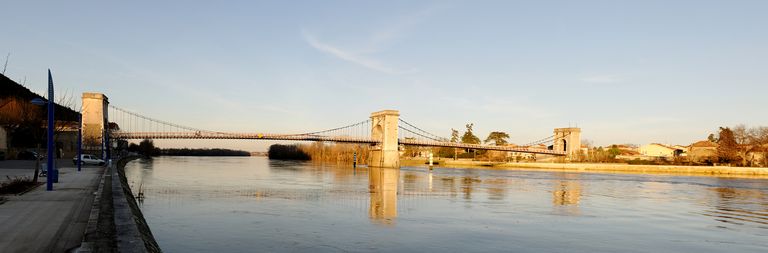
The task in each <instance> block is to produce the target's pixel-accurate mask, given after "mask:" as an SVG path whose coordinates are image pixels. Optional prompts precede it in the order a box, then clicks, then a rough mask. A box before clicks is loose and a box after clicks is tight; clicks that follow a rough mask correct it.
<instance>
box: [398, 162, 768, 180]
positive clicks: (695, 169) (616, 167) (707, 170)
mask: <svg viewBox="0 0 768 253" xmlns="http://www.w3.org/2000/svg"><path fill="white" fill-rule="evenodd" d="M400 163H401V165H402V166H425V164H426V163H427V160H424V159H412V160H401V161H400ZM435 163H436V165H435V166H438V167H449V168H451V167H461V168H484V169H505V170H549V171H568V172H594V173H631V174H664V175H695V176H717V177H748V178H768V168H754V167H728V166H673V165H631V164H618V163H543V162H540V163H503V162H487V161H471V160H452V159H444V160H443V159H441V160H435Z"/></svg>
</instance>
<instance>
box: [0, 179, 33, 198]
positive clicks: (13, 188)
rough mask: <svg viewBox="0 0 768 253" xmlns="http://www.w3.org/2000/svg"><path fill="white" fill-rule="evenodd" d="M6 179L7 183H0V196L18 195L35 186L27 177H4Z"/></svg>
mask: <svg viewBox="0 0 768 253" xmlns="http://www.w3.org/2000/svg"><path fill="white" fill-rule="evenodd" d="M6 178H8V181H7V182H2V183H0V194H19V193H22V192H24V191H26V190H28V189H30V188H32V187H34V186H36V184H35V183H34V182H32V179H30V178H29V177H15V178H11V177H9V176H6Z"/></svg>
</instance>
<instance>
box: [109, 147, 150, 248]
mask: <svg viewBox="0 0 768 253" xmlns="http://www.w3.org/2000/svg"><path fill="white" fill-rule="evenodd" d="M137 158H139V157H136V156H133V157H126V158H122V159H120V160H119V161H118V162H117V165H116V167H115V169H116V172H117V174H118V177H117V178H118V179H119V181H120V183H119V184H117V185H118V186H119V187H120V188H122V189H121V190H122V193H123V195H124V196H123V197H122V198H119V196H118V198H119V199H115V206H116V207H117V205H118V204H123V203H118V201H120V202H122V200H125V203H124V204H127V205H128V209H117V208H115V226H116V231H117V236H118V245H117V246H118V249H121V240H120V236H121V229H120V227H121V226H124V227H125V229H124V231H125V232H126V233H125V234H124V235H125V236H126V237H127V238H131V240H133V239H136V238H137V235H136V233H138V239H141V242H142V243H143V244H144V247H145V250H146V251H144V252H161V250H160V246H159V245H158V244H157V241H155V237H154V236H153V235H152V230H150V229H149V225H148V224H147V221H146V220H145V219H144V214H142V213H141V209H139V205H138V203H137V202H136V199H135V198H134V194H133V191H131V187H130V186H129V185H128V179H127V178H126V177H125V165H126V164H127V163H128V162H129V161H131V160H134V159H137ZM115 185H116V184H114V183H113V187H114V186H115ZM115 190H116V189H115ZM116 195H119V194H116ZM120 210H125V211H130V217H129V218H131V219H132V221H128V220H125V221H123V222H121V223H122V224H119V223H118V221H119V220H118V219H119V218H128V217H127V215H129V214H128V213H125V214H124V215H120V212H119V211H120ZM120 216H122V217H120ZM124 243H125V246H126V247H128V248H131V249H132V248H133V247H135V244H136V241H130V242H124ZM119 251H120V252H123V250H119ZM133 252H142V251H141V250H137V251H133Z"/></svg>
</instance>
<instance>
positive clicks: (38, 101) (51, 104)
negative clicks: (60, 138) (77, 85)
mask: <svg viewBox="0 0 768 253" xmlns="http://www.w3.org/2000/svg"><path fill="white" fill-rule="evenodd" d="M52 100H53V77H51V70H50V69H48V101H45V100H42V99H40V98H35V99H32V101H31V102H32V104H35V105H39V106H43V105H47V106H48V140H47V141H48V143H47V149H48V164H47V165H46V174H48V175H47V176H46V177H45V183H46V184H45V190H46V191H53V179H54V177H58V175H55V174H54V173H56V172H54V168H53V150H54V149H55V147H54V143H53V119H54V118H53V113H54V102H53V101H52Z"/></svg>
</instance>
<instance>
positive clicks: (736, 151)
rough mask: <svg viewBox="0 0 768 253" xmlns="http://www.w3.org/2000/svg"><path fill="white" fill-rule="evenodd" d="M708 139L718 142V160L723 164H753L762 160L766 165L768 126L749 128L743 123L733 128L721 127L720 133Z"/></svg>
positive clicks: (711, 135)
mask: <svg viewBox="0 0 768 253" xmlns="http://www.w3.org/2000/svg"><path fill="white" fill-rule="evenodd" d="M708 139H709V141H712V142H715V143H717V160H718V161H719V162H720V163H723V164H732V165H737V166H752V165H754V163H755V162H758V163H759V162H762V163H763V164H762V165H765V160H766V158H768V157H766V153H767V152H768V127H763V126H760V127H751V128H748V127H746V126H745V125H743V124H740V125H736V126H734V127H733V128H729V127H720V131H719V135H718V136H717V137H715V136H714V134H710V135H709V138H708ZM750 153H753V155H752V156H750ZM754 154H757V156H758V157H754ZM756 158H757V159H756Z"/></svg>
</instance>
